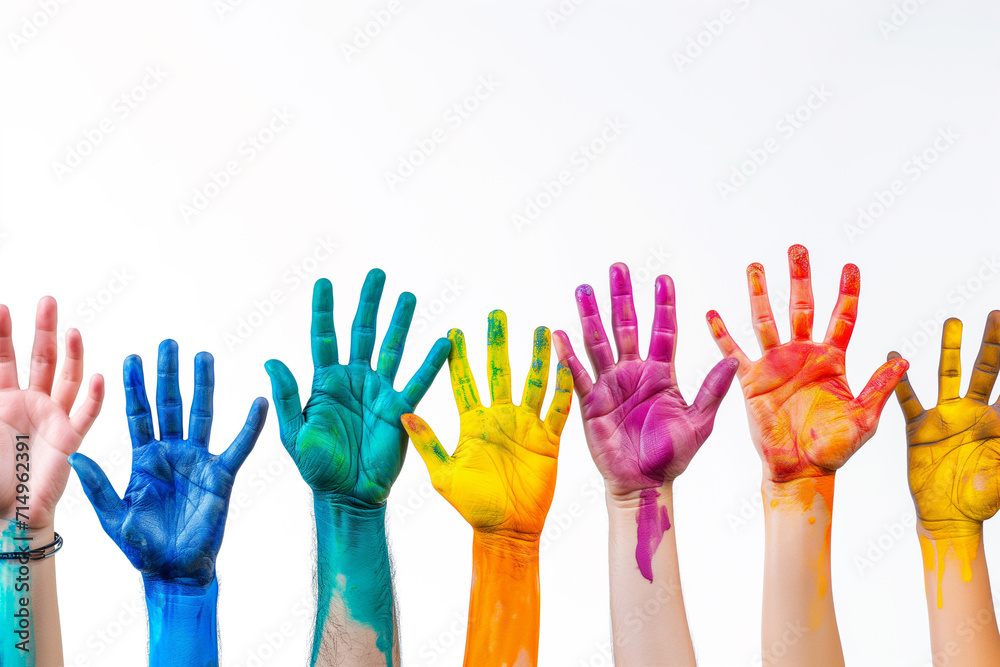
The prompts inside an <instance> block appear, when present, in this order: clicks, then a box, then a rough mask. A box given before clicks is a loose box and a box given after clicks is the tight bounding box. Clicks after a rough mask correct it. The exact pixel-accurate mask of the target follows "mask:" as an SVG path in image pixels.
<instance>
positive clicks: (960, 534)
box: [916, 511, 983, 542]
mask: <svg viewBox="0 0 1000 667" xmlns="http://www.w3.org/2000/svg"><path fill="white" fill-rule="evenodd" d="M916 529H917V536H918V537H922V538H925V539H928V540H931V541H932V542H940V541H944V540H963V539H978V538H979V536H980V535H982V534H983V524H982V522H979V521H972V520H968V519H963V520H956V519H943V520H933V521H932V520H927V519H923V518H921V517H920V512H919V511H918V512H917V526H916Z"/></svg>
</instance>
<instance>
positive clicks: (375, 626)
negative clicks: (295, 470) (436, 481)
mask: <svg viewBox="0 0 1000 667" xmlns="http://www.w3.org/2000/svg"><path fill="white" fill-rule="evenodd" d="M314 509H315V512H316V542H317V554H318V562H317V580H318V600H317V611H316V629H315V633H314V636H313V651H312V664H314V665H334V664H337V665H339V664H352V665H390V666H391V665H398V664H399V663H400V659H399V638H398V632H397V628H396V610H395V605H394V602H393V590H392V570H391V567H390V563H389V547H388V544H387V542H386V533H385V507H384V506H382V507H378V508H371V507H362V506H360V505H358V504H357V503H352V502H351V501H350V500H347V499H346V498H344V497H342V496H340V497H332V498H331V497H325V496H320V495H316V496H315V497H314Z"/></svg>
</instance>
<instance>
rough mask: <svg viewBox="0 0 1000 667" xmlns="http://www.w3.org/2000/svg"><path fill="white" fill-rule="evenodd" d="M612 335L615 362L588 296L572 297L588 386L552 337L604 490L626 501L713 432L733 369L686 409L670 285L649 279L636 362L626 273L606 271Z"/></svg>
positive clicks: (712, 379) (560, 335) (569, 350)
mask: <svg viewBox="0 0 1000 667" xmlns="http://www.w3.org/2000/svg"><path fill="white" fill-rule="evenodd" d="M609 273H610V282H611V299H612V309H611V318H612V330H613V331H614V335H615V344H616V347H617V349H618V361H617V363H616V362H615V357H614V354H613V353H612V351H611V344H610V343H609V342H608V336H607V333H606V332H605V329H604V325H603V323H602V322H601V315H600V312H599V310H598V307H597V301H596V298H595V296H594V290H593V288H592V287H591V286H590V285H581V286H580V287H578V288H577V290H576V302H577V310H578V311H579V313H580V323H581V326H582V327H583V339H584V342H585V346H586V349H587V354H588V356H589V357H590V361H591V364H592V366H593V368H594V372H595V374H596V379H594V380H592V379H591V377H590V375H589V374H588V373H587V371H586V369H584V367H583V365H582V364H581V363H580V361H579V359H577V357H576V354H575V353H574V352H573V347H572V345H571V344H570V342H569V337H568V336H567V335H566V334H565V333H564V332H562V331H557V332H556V333H555V344H556V350H557V352H558V353H559V359H560V361H562V362H563V363H564V364H566V365H568V366H569V368H570V370H571V371H572V372H573V386H574V388H575V390H576V393H577V396H579V397H580V413H581V415H582V416H583V429H584V433H585V434H586V436H587V444H588V446H589V447H590V453H591V456H592V457H593V459H594V462H595V463H596V464H597V468H598V469H599V470H600V471H601V475H603V476H604V479H605V483H606V484H607V487H608V490H609V491H610V492H611V493H613V494H614V495H616V496H628V495H630V494H635V493H638V492H641V491H643V490H644V489H653V488H658V487H659V486H660V485H662V484H663V483H664V482H667V481H671V480H674V479H676V478H677V477H678V476H679V475H680V474H681V473H683V472H684V471H685V470H686V469H687V467H688V464H689V463H690V462H691V459H692V458H694V455H695V453H696V452H697V451H698V449H699V448H700V447H701V445H702V444H703V443H704V442H705V440H706V439H707V438H708V436H709V434H711V432H712V426H713V423H714V421H715V414H716V412H717V411H718V409H719V405H720V403H721V401H722V397H723V396H724V395H725V393H726V391H727V390H728V389H729V385H730V383H731V382H732V380H733V376H734V375H735V373H736V363H735V362H734V361H731V360H726V359H724V360H722V361H721V362H719V363H718V364H716V366H715V367H714V368H713V369H712V371H711V372H710V373H709V374H708V377H707V378H706V379H705V382H704V384H703V385H702V388H701V390H700V391H699V393H698V397H697V398H696V399H695V402H694V403H693V404H692V405H688V404H687V403H686V402H685V401H684V397H683V396H681V392H680V389H679V388H678V386H677V377H676V372H675V370H674V352H675V341H676V337H677V320H676V316H675V305H674V304H675V293H674V284H673V281H672V280H671V279H670V277H669V276H659V277H658V278H657V280H656V307H655V308H656V309H655V314H654V317H653V334H652V338H651V340H650V345H649V355H648V357H647V358H646V359H645V360H643V359H642V358H641V357H640V356H639V343H638V339H639V333H638V325H637V321H636V317H635V305H634V304H633V300H632V282H631V278H630V277H629V272H628V267H627V266H625V265H624V264H622V263H617V264H614V265H612V266H611V269H610V271H609Z"/></svg>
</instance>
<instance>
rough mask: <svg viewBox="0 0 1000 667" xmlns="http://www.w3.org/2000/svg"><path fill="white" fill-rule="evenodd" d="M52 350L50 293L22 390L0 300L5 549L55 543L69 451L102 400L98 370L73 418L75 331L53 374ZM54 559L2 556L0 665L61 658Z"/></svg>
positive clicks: (0, 545) (78, 346)
mask: <svg viewBox="0 0 1000 667" xmlns="http://www.w3.org/2000/svg"><path fill="white" fill-rule="evenodd" d="M56 350H57V345H56V302H55V299H53V298H52V297H49V296H47V297H43V298H42V299H41V300H40V301H39V302H38V310H37V313H36V315H35V340H34V344H33V345H32V349H31V372H30V375H29V379H28V387H27V388H26V389H21V388H20V386H19V384H18V379H17V363H16V360H15V356H14V345H13V342H12V337H11V321H10V312H9V311H8V310H7V306H4V305H0V551H2V552H5V553H19V552H22V551H26V550H30V549H39V548H42V547H44V546H46V545H52V544H54V543H55V527H54V520H55V509H56V503H57V502H58V500H59V498H60V497H61V496H62V494H63V491H64V490H65V488H66V482H67V480H68V478H69V465H68V464H67V463H66V457H67V456H68V455H70V454H72V453H73V452H75V451H76V450H77V449H78V448H79V447H80V443H81V442H82V440H83V437H84V435H85V434H86V433H87V431H88V430H90V427H91V425H92V424H93V423H94V420H95V419H96V418H97V415H98V413H99V412H100V410H101V403H102V401H103V400H104V378H102V377H101V376H100V375H95V376H93V377H92V378H91V379H90V384H89V387H88V390H87V396H86V398H85V399H84V401H83V404H82V405H81V406H80V407H79V408H78V409H77V411H76V412H75V414H73V416H72V417H70V415H69V412H70V409H71V408H72V407H73V403H74V402H75V401H76V398H77V394H78V393H79V391H80V386H81V384H82V381H83V341H82V340H81V338H80V332H79V331H77V330H76V329H70V330H69V331H67V332H66V359H65V361H64V362H63V367H62V372H61V373H60V374H59V379H58V380H56V379H55V375H56ZM53 383H54V384H53ZM50 548H51V547H50ZM56 560H57V559H56V558H54V557H47V558H44V559H42V560H28V559H27V558H25V559H23V560H20V559H18V560H2V561H0V632H2V634H3V635H4V637H5V638H6V639H4V641H3V643H2V644H0V665H10V666H11V667H15V666H18V665H24V666H25V667H27V666H29V665H30V666H34V665H36V664H38V665H61V664H63V653H62V637H61V633H60V625H59V604H58V600H57V597H56V577H55V562H56ZM19 561H20V562H19ZM22 623H28V625H27V627H26V626H25V625H23V624H22Z"/></svg>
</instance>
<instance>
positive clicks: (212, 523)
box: [70, 340, 267, 586]
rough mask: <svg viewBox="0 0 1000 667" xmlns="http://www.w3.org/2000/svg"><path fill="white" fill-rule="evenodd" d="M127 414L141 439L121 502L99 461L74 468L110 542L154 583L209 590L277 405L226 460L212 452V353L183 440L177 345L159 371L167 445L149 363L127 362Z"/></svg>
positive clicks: (257, 418)
mask: <svg viewBox="0 0 1000 667" xmlns="http://www.w3.org/2000/svg"><path fill="white" fill-rule="evenodd" d="M123 374H124V378H125V394H126V410H127V412H128V423H129V434H130V436H131V439H132V475H131V478H130V480H129V484H128V488H127V489H126V490H125V495H124V497H123V498H121V499H119V498H118V496H117V494H116V493H115V491H114V489H113V488H112V486H111V484H110V482H109V481H108V478H107V476H106V475H105V474H104V472H103V471H102V470H101V468H100V467H99V466H98V465H97V464H96V463H94V462H93V461H92V460H90V459H89V458H87V457H86V456H84V455H82V454H75V455H74V456H73V457H72V458H71V460H70V463H71V464H72V465H73V468H74V470H76V472H77V474H78V475H79V476H80V481H81V482H82V483H83V488H84V491H85V492H86V494H87V497H88V498H89V499H90V501H91V503H92V504H93V505H94V509H95V511H96V512H97V515H98V518H99V519H100V521H101V525H102V526H103V527H104V530H105V531H106V532H107V533H108V536H109V537H111V539H112V540H113V541H114V542H115V544H117V545H118V547H119V548H120V549H121V550H122V552H123V553H124V554H125V556H126V557H127V558H128V559H129V562H131V563H132V565H133V566H134V567H135V568H136V569H137V570H139V571H140V572H141V573H142V574H143V577H144V578H146V579H147V580H156V581H171V582H178V583H184V584H189V585H195V586H208V585H209V584H210V583H211V582H212V580H213V579H214V578H215V559H216V555H217V554H218V552H219V548H220V546H221V545H222V537H223V532H224V529H225V523H226V514H227V511H228V507H229V496H230V493H231V492H232V488H233V481H234V478H235V476H236V472H237V471H238V470H239V468H240V466H241V465H242V464H243V461H245V460H246V457H247V456H248V455H249V454H250V451H251V450H252V449H253V446H254V443H255V442H256V440H257V437H258V436H259V435H260V431H261V429H262V428H263V427H264V419H265V417H266V416H267V401H266V400H265V399H263V398H258V399H256V400H255V401H254V403H253V406H252V407H251V408H250V414H249V416H248V417H247V421H246V424H245V425H244V426H243V429H242V430H241V431H240V433H239V435H238V436H237V437H236V439H235V440H234V441H233V443H232V445H230V447H229V448H228V449H226V451H224V452H223V453H222V454H221V455H218V456H216V455H215V454H212V453H210V452H209V451H208V444H209V436H210V433H211V427H212V395H213V392H214V386H215V378H214V372H213V359H212V355H210V354H209V353H207V352H201V353H199V354H198V355H197V356H196V357H195V391H194V397H193V399H192V403H191V416H190V419H189V423H188V437H187V438H184V436H183V425H182V419H183V417H182V413H181V408H182V404H181V396H180V388H179V386H178V381H177V344H176V343H175V342H174V341H172V340H165V341H163V343H161V344H160V349H159V360H158V364H157V375H158V381H157V397H156V398H157V400H156V403H157V417H158V420H159V433H160V437H159V439H156V438H154V436H153V423H152V416H151V411H150V407H149V401H148V399H147V397H146V388H145V381H144V379H143V373H142V359H140V358H139V357H138V356H136V355H131V356H129V357H128V358H127V359H126V360H125V364H124V371H123Z"/></svg>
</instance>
